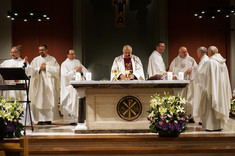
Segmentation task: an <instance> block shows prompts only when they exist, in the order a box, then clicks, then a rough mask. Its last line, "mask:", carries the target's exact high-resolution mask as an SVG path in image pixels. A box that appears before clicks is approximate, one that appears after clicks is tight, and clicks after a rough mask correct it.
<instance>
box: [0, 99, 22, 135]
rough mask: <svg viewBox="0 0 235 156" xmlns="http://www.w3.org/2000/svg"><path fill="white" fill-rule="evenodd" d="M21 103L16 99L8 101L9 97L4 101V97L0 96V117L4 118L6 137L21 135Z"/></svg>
mask: <svg viewBox="0 0 235 156" xmlns="http://www.w3.org/2000/svg"><path fill="white" fill-rule="evenodd" d="M23 111H24V110H23V104H21V103H19V101H18V100H15V101H14V102H10V99H9V100H8V101H6V100H5V99H2V98H0V117H2V119H3V120H4V122H5V124H6V126H7V131H8V137H13V136H10V134H11V135H14V133H15V137H21V136H22V134H21V131H22V130H23V128H24V126H23V125H22V124H21V123H20V122H19V120H20V118H21V117H22V116H23Z"/></svg>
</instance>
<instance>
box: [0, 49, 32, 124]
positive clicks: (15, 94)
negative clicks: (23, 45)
mask: <svg viewBox="0 0 235 156" xmlns="http://www.w3.org/2000/svg"><path fill="white" fill-rule="evenodd" d="M0 66H1V67H6V68H7V67H21V68H25V71H26V74H27V71H28V69H27V67H28V57H27V56H26V57H25V58H24V59H22V58H21V50H20V48H19V47H17V46H16V47H12V48H11V59H9V60H5V61H4V62H2V63H1V65H0ZM4 83H5V84H6V85H15V84H16V83H25V82H24V80H5V81H4ZM2 96H3V98H4V99H6V100H8V99H10V100H11V101H14V100H16V99H19V100H20V101H26V100H27V95H26V91H25V90H24V91H19V90H10V91H3V94H2ZM23 109H24V116H23V117H22V118H21V120H20V122H21V123H22V124H24V123H25V122H24V121H25V116H26V102H24V103H23ZM29 123H30V118H29V112H28V114H27V123H26V124H27V125H28V124H29Z"/></svg>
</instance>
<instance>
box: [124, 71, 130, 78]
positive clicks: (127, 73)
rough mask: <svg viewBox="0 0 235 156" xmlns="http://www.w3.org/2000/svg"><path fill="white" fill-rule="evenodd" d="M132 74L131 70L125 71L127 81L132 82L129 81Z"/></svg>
mask: <svg viewBox="0 0 235 156" xmlns="http://www.w3.org/2000/svg"><path fill="white" fill-rule="evenodd" d="M130 72H131V71H130V70H125V73H126V79H127V80H130V79H129V75H130Z"/></svg>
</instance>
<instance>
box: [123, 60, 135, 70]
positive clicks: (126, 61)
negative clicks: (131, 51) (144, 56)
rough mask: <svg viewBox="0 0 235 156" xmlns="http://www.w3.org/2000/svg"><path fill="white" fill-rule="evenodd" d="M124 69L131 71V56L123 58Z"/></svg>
mask: <svg viewBox="0 0 235 156" xmlns="http://www.w3.org/2000/svg"><path fill="white" fill-rule="evenodd" d="M124 63H125V70H130V71H131V73H133V68H132V62H131V58H124Z"/></svg>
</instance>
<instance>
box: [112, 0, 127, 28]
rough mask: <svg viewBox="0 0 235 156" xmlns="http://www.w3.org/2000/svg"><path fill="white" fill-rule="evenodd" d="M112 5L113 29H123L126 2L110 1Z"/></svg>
mask: <svg viewBox="0 0 235 156" xmlns="http://www.w3.org/2000/svg"><path fill="white" fill-rule="evenodd" d="M112 4H113V6H114V7H115V27H125V26H126V6H127V5H128V0H112Z"/></svg>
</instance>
